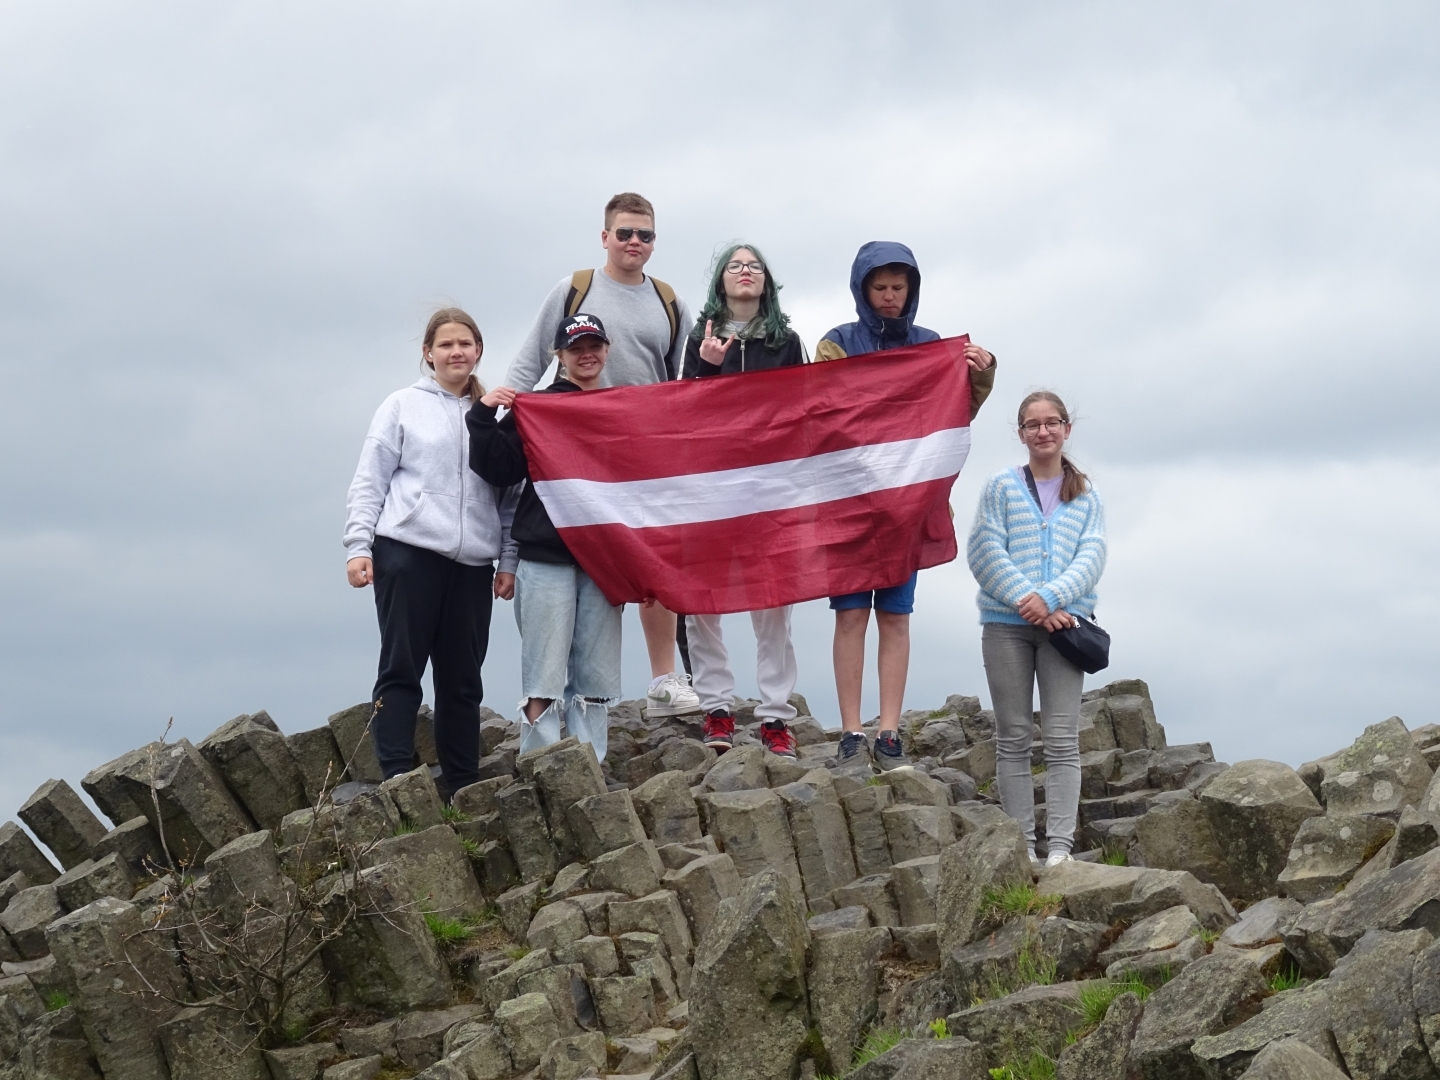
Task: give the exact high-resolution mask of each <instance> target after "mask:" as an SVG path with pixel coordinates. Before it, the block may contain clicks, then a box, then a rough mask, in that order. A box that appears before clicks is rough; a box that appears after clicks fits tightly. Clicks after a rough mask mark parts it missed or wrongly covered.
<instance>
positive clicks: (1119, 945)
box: [1100, 905, 1200, 967]
mask: <svg viewBox="0 0 1440 1080" xmlns="http://www.w3.org/2000/svg"><path fill="white" fill-rule="evenodd" d="M1199 933H1200V922H1199V920H1198V919H1196V918H1195V915H1194V913H1193V912H1191V910H1190V909H1189V908H1188V907H1185V906H1184V905H1180V906H1177V907H1172V908H1167V909H1166V910H1165V911H1161V912H1159V913H1157V914H1155V915H1151V916H1150V917H1149V918H1147V919H1141V920H1140V921H1139V922H1138V923H1136V924H1135V925H1134V926H1132V927H1130V928H1129V929H1128V930H1126V931H1125V932H1124V933H1123V934H1121V935H1120V938H1119V940H1118V941H1116V942H1115V944H1114V945H1111V946H1110V948H1108V949H1106V950H1105V951H1104V952H1102V953H1101V954H1100V963H1102V964H1104V965H1105V966H1106V967H1109V966H1110V965H1111V964H1113V963H1115V962H1116V961H1117V960H1128V959H1130V958H1131V957H1135V956H1139V955H1141V954H1142V953H1148V952H1158V951H1159V950H1161V949H1173V948H1174V947H1175V946H1176V945H1179V944H1182V943H1183V942H1186V941H1189V940H1190V939H1191V938H1194V937H1196V936H1198V935H1199Z"/></svg>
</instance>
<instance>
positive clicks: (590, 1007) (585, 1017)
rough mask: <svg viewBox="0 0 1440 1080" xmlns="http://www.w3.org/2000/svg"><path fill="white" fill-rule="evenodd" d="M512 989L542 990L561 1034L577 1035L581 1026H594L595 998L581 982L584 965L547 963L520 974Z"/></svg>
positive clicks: (518, 991) (520, 992) (586, 1027)
mask: <svg viewBox="0 0 1440 1080" xmlns="http://www.w3.org/2000/svg"><path fill="white" fill-rule="evenodd" d="M515 990H516V992H517V993H519V994H544V995H545V998H546V1000H548V1001H549V1002H550V1009H551V1011H552V1012H553V1013H554V1014H555V1020H556V1022H557V1023H558V1024H559V1025H560V1035H561V1036H562V1037H563V1036H566V1035H578V1034H580V1032H581V1030H582V1028H583V1029H585V1030H592V1031H593V1030H594V1029H595V1028H596V1027H597V1026H598V1021H597V1019H596V1017H595V1002H594V1000H593V999H592V998H591V996H590V988H589V986H588V985H586V982H585V969H584V968H583V967H581V966H580V965H578V964H577V965H575V966H574V967H570V966H567V965H564V964H551V965H550V966H548V967H544V968H541V969H540V970H539V971H533V972H531V973H530V974H528V975H522V976H521V977H520V979H519V980H518V982H517V983H516V986H515Z"/></svg>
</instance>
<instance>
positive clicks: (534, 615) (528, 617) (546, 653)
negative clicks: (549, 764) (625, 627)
mask: <svg viewBox="0 0 1440 1080" xmlns="http://www.w3.org/2000/svg"><path fill="white" fill-rule="evenodd" d="M623 611H624V608H623V607H614V606H612V605H611V603H610V602H609V601H608V600H606V599H605V594H604V593H602V592H601V591H600V589H599V587H598V586H597V585H596V584H595V582H593V581H592V580H590V575H589V574H587V573H585V571H584V570H581V569H580V568H579V567H578V566H571V565H566V564H560V563H543V562H531V561H529V560H526V559H521V560H520V565H519V567H518V568H517V569H516V571H515V624H516V625H517V626H518V627H519V628H520V692H521V695H522V697H521V699H520V708H521V713H520V752H521V753H522V754H523V753H525V752H526V751H527V750H538V749H540V748H541V747H542V746H549V745H551V744H552V743H556V742H559V741H560V737H561V733H560V724H561V720H562V718H563V720H564V724H565V727H566V728H568V729H569V732H570V734H571V735H573V736H575V738H577V739H579V740H580V741H581V742H587V743H589V744H590V745H591V746H592V747H593V748H594V749H595V756H596V757H597V758H599V759H600V760H601V761H604V760H605V751H606V749H607V747H608V746H609V736H610V720H609V716H610V706H611V705H612V704H614V703H615V702H616V701H618V700H619V698H620V627H621V614H622V612H623ZM531 698H548V699H549V700H550V705H549V706H548V707H547V708H546V710H545V711H544V712H543V713H541V714H540V715H539V716H537V717H536V718H535V720H534V722H531V721H528V720H526V719H525V713H524V708H525V703H526V702H527V701H529V700H530V699H531Z"/></svg>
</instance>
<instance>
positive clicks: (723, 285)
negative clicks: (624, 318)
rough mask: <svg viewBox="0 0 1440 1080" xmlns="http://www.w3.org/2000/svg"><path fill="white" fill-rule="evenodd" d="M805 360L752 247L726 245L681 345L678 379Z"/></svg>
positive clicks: (770, 279) (763, 264) (775, 288)
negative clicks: (679, 374)
mask: <svg viewBox="0 0 1440 1080" xmlns="http://www.w3.org/2000/svg"><path fill="white" fill-rule="evenodd" d="M805 362H806V356H805V346H804V345H802V344H801V343H800V336H799V335H798V334H796V333H795V331H794V330H791V329H790V320H789V318H787V317H786V315H785V313H784V312H783V311H781V310H780V286H779V285H778V284H777V283H776V281H775V278H774V276H773V275H772V274H771V273H770V268H769V266H768V265H767V264H766V262H765V257H764V256H763V255H761V254H760V249H759V248H757V247H755V246H754V245H753V244H738V243H737V244H731V245H730V246H729V247H727V248H726V249H725V250H724V251H723V252H721V254H720V257H719V258H717V259H716V260H715V267H714V270H713V271H712V273H711V275H710V288H709V290H708V291H707V292H706V294H705V306H704V307H703V308H701V309H700V317H699V318H698V319H696V320H695V329H693V330H692V331H690V338H689V340H688V341H686V343H685V364H684V366H683V368H682V369H681V377H682V378H686V379H694V378H698V377H701V376H705V375H729V374H732V373H734V372H737V371H761V370H763V369H765V368H777V367H789V366H791V365H793V364H803V363H805Z"/></svg>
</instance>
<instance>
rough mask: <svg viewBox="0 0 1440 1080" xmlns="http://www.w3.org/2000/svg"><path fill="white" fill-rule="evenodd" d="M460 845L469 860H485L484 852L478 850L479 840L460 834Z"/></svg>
mask: <svg viewBox="0 0 1440 1080" xmlns="http://www.w3.org/2000/svg"><path fill="white" fill-rule="evenodd" d="M460 846H461V847H462V848H464V849H465V854H466V855H467V856H469V858H470V861H471V862H484V861H485V853H484V852H483V851H481V850H480V841H478V840H474V839H472V838H470V837H468V836H462V837H461V838H460Z"/></svg>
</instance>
